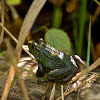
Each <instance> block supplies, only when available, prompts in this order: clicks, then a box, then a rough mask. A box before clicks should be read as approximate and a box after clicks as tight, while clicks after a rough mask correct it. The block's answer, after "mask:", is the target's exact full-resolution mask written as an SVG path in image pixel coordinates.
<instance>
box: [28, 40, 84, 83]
mask: <svg viewBox="0 0 100 100" xmlns="http://www.w3.org/2000/svg"><path fill="white" fill-rule="evenodd" d="M28 46H29V49H30V52H31V53H32V54H33V55H34V56H35V58H36V60H37V61H38V70H37V73H36V75H37V76H38V77H42V76H43V75H44V74H45V73H47V79H48V81H52V82H68V81H69V80H70V79H71V78H72V77H73V76H74V75H75V74H76V73H77V72H79V71H80V67H79V65H78V63H77V62H79V63H82V64H84V62H83V61H82V60H81V59H80V57H79V56H77V55H75V56H72V55H67V54H66V53H63V52H60V51H58V50H56V49H55V48H53V47H51V46H50V45H48V44H47V43H45V42H44V41H43V40H42V39H38V40H37V41H35V42H29V43H28Z"/></svg>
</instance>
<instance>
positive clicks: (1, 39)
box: [0, 0, 4, 44]
mask: <svg viewBox="0 0 100 100" xmlns="http://www.w3.org/2000/svg"><path fill="white" fill-rule="evenodd" d="M1 23H2V25H3V26H4V0H1ZM3 36H4V29H3V28H2V30H1V35H0V44H1V43H2V41H3Z"/></svg>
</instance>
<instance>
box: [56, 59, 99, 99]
mask: <svg viewBox="0 0 100 100" xmlns="http://www.w3.org/2000/svg"><path fill="white" fill-rule="evenodd" d="M99 65H100V58H99V59H97V60H96V61H95V62H94V63H93V64H92V65H91V66H89V67H88V72H90V71H92V70H93V69H95V68H96V67H97V66H99ZM85 74H86V69H85V70H83V71H82V72H81V73H80V75H78V76H77V77H76V78H75V79H74V80H72V81H70V82H69V83H72V82H75V81H76V80H78V79H79V78H80V77H82V76H83V75H85ZM87 81H88V80H87ZM69 83H68V84H69ZM85 83H86V82H85V81H83V82H82V83H81V84H80V85H79V86H77V87H76V88H73V89H71V90H70V91H69V92H67V93H64V96H66V95H68V94H70V93H71V92H73V91H75V90H76V89H78V88H80V87H81V86H83V85H84V84H85ZM61 98H62V97H59V98H58V99H57V100H60V99H61Z"/></svg>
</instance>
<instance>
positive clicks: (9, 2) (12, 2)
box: [7, 0, 22, 5]
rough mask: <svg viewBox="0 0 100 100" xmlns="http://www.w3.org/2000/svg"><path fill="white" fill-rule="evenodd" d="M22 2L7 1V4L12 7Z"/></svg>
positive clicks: (16, 0)
mask: <svg viewBox="0 0 100 100" xmlns="http://www.w3.org/2000/svg"><path fill="white" fill-rule="evenodd" d="M21 1H22V0H7V3H8V4H10V5H18V4H20V3H21Z"/></svg>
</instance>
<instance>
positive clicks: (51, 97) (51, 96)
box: [49, 83, 56, 100]
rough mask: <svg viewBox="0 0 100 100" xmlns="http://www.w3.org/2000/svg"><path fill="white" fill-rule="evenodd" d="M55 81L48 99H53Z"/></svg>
mask: <svg viewBox="0 0 100 100" xmlns="http://www.w3.org/2000/svg"><path fill="white" fill-rule="evenodd" d="M55 87H56V83H54V85H53V88H52V92H51V95H50V98H49V100H54V95H55Z"/></svg>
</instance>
